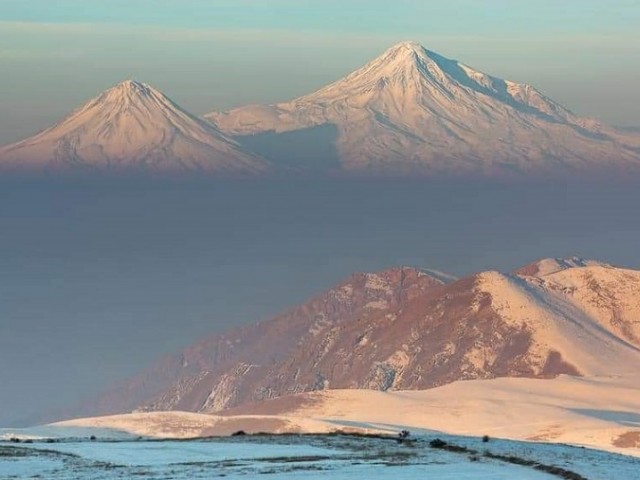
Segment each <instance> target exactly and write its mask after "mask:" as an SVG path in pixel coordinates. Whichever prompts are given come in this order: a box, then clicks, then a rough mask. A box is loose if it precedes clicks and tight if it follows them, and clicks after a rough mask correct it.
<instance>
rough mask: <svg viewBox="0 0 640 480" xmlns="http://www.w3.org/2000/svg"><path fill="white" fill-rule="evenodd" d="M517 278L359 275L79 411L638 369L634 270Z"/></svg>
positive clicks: (639, 283)
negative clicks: (450, 280)
mask: <svg viewBox="0 0 640 480" xmlns="http://www.w3.org/2000/svg"><path fill="white" fill-rule="evenodd" d="M534 266H537V268H534ZM548 267H549V268H548ZM550 267H553V268H550ZM517 272H520V273H499V272H495V271H488V272H482V273H478V274H475V275H472V276H469V277H466V278H462V279H460V280H456V281H452V282H450V283H443V282H442V281H440V280H438V279H436V278H434V277H432V276H430V275H428V274H427V273H424V272H422V271H420V270H416V269H414V268H409V267H403V268H396V269H390V270H385V271H383V272H379V273H368V274H356V275H353V276H352V277H351V278H349V279H348V280H346V281H345V282H343V283H341V284H340V285H338V286H336V287H335V288H333V289H331V290H329V291H327V292H325V293H323V294H321V295H319V296H317V297H315V298H313V299H311V300H310V301H308V302H306V303H304V304H303V305H301V306H299V307H295V308H293V309H291V310H289V311H287V312H285V313H284V314H282V315H280V316H278V317H276V318H274V319H271V320H269V321H265V322H261V323H258V324H255V325H251V326H246V327H242V328H236V329H233V330H231V331H229V332H228V333H225V334H221V335H214V336H212V337H210V338H208V339H205V340H203V341H202V342H200V343H197V344H195V345H194V346H192V347H190V348H187V349H186V350H184V351H183V352H182V353H180V354H179V355H175V356H169V357H166V358H165V359H163V360H162V361H160V362H159V363H157V364H156V365H155V366H153V367H152V368H150V369H149V370H147V371H145V372H143V373H141V374H140V375H139V376H137V377H135V378H133V379H131V380H130V381H128V382H126V383H124V384H122V385H120V386H118V387H116V388H114V389H113V390H111V391H110V392H108V393H107V394H105V395H103V396H101V397H100V398H98V399H95V400H93V401H91V402H89V403H88V404H87V405H86V408H85V409H79V410H74V415H76V416H81V415H95V414H104V413H120V412H126V411H131V410H134V409H138V410H153V411H156V410H157V411H165V410H185V411H195V412H213V411H221V410H224V409H228V408H230V407H235V406H241V405H246V404H250V403H255V402H262V401H264V400H268V399H272V398H278V397H282V396H285V395H290V394H296V393H302V392H310V391H319V390H326V389H332V390H333V389H373V390H382V391H387V390H420V389H427V388H432V387H437V386H441V385H446V384H449V383H452V382H455V381H458V380H472V379H490V378H495V377H530V378H554V377H556V376H558V375H560V374H569V375H574V376H587V377H593V376H602V375H605V376H607V375H626V374H628V373H633V372H637V371H638V368H640V271H635V270H627V269H621V268H615V267H612V266H610V265H607V264H603V263H599V262H591V261H584V260H581V259H575V258H574V259H546V260H542V261H540V262H537V263H536V264H532V265H530V266H528V267H527V268H525V269H520V270H518V271H517Z"/></svg>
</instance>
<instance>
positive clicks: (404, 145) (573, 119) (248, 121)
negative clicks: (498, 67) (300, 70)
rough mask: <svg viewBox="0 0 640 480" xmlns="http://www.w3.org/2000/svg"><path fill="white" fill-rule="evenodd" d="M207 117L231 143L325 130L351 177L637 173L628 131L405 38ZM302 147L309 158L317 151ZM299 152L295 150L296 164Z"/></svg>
mask: <svg viewBox="0 0 640 480" xmlns="http://www.w3.org/2000/svg"><path fill="white" fill-rule="evenodd" d="M207 118H208V119H209V120H211V121H212V122H213V123H215V124H216V125H217V126H218V127H219V128H220V129H221V130H222V131H224V132H225V133H227V134H229V135H234V136H237V137H238V138H239V140H240V141H242V139H241V138H240V137H241V136H248V135H252V136H253V135H255V134H261V133H265V132H272V133H275V134H282V133H283V132H291V131H303V130H304V131H308V130H309V129H313V128H319V127H320V126H323V125H335V126H336V127H337V138H336V139H335V142H336V148H337V153H338V156H339V158H340V162H341V168H342V169H343V170H346V171H349V172H354V173H374V174H390V175H404V174H409V173H411V174H417V173H419V174H424V175H438V174H444V175H469V174H470V175H477V174H480V175H489V176H490V175H507V176H511V175H514V174H515V175H519V174H540V175H548V174H553V175H555V174H571V175H574V174H587V173H589V172H591V173H593V172H608V173H612V172H614V171H617V172H629V171H633V172H640V135H638V134H637V133H633V132H629V131H623V130H617V129H614V128H609V127H607V126H604V125H602V124H600V123H599V122H597V121H595V120H592V119H587V118H580V117H578V116H576V115H574V114H573V113H571V112H570V111H569V110H567V109H566V108H564V107H562V106H561V105H560V104H558V103H556V102H554V101H553V100H551V99H550V98H548V97H546V96H545V95H544V94H542V93H541V92H540V91H538V90H536V89H535V88H533V87H532V86H530V85H527V84H521V83H516V82H512V81H508V80H502V79H499V78H496V77H493V76H491V75H487V74H485V73H482V72H480V71H478V70H475V69H473V68H471V67H469V66H467V65H465V64H463V63H460V62H458V61H456V60H451V59H448V58H445V57H443V56H441V55H439V54H437V53H435V52H432V51H429V50H427V49H425V48H424V47H422V46H421V45H419V44H417V43H414V42H403V43H400V44H398V45H395V46H393V47H392V48H390V49H389V50H387V51H386V52H384V53H383V54H382V55H381V56H380V57H378V58H376V59H374V60H373V61H371V62H370V63H368V64H367V65H365V66H364V67H362V68H360V69H359V70H356V71H355V72H353V73H351V74H349V75H347V76H346V77H344V78H343V79H341V80H338V81H336V82H334V83H332V84H330V85H328V86H326V87H324V88H321V89H320V90H318V91H316V92H314V93H311V94H309V95H305V96H303V97H300V98H297V99H295V100H292V101H289V102H286V103H280V104H276V105H250V106H245V107H241V108H237V109H234V110H231V111H228V112H224V113H218V112H214V113H211V114H209V115H208V116H207ZM289 141H290V137H287V136H286V135H282V142H289ZM274 144H277V139H276V140H273V139H272V140H271V147H273V145H274ZM306 145H307V147H306V148H307V149H309V152H310V151H311V150H313V149H315V148H317V145H314V144H313V143H312V142H307V144H306ZM309 152H307V154H305V148H304V147H303V148H301V149H300V150H299V151H298V152H296V153H297V155H298V157H299V158H300V165H302V162H303V158H304V157H306V156H308V154H309Z"/></svg>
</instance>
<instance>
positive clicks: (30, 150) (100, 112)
mask: <svg viewBox="0 0 640 480" xmlns="http://www.w3.org/2000/svg"><path fill="white" fill-rule="evenodd" d="M73 166H75V167H78V166H84V167H111V168H116V169H117V168H131V167H136V168H143V169H152V170H170V171H174V170H207V171H215V172H224V173H232V174H234V173H243V174H244V173H259V172H263V171H265V170H266V169H267V164H266V162H264V161H263V160H261V159H259V158H258V157H256V156H254V155H253V154H250V153H247V152H246V151H244V150H243V149H242V148H241V147H240V146H239V145H238V144H237V143H236V142H235V141H233V140H231V139H230V138H228V137H227V136H225V135H224V134H223V133H221V132H220V131H219V130H218V129H217V128H215V127H214V126H213V125H211V124H210V123H208V122H206V121H204V120H202V119H199V118H197V117H195V116H193V115H191V114H190V113H188V112H186V111H185V110H183V109H182V108H181V107H179V106H178V105H176V104H175V103H174V102H173V101H171V100H170V99H169V98H167V97H166V96H165V95H164V94H162V93H161V92H159V91H158V90H156V89H154V88H153V87H151V86H149V85H147V84H144V83H139V82H136V81H132V80H127V81H125V82H122V83H120V84H118V85H116V86H115V87H113V88H110V89H109V90H107V91H105V92H103V93H102V94H100V95H99V96H97V97H95V98H94V99H92V100H90V101H89V102H88V103H86V104H85V105H84V106H83V107H81V108H80V109H78V110H76V111H75V112H73V113H72V114H71V115H70V116H69V117H67V118H66V119H64V120H63V121H61V122H60V123H58V124H57V125H55V126H53V127H52V128H49V129H47V130H45V131H43V132H41V133H39V134H37V135H36V136H34V137H31V138H28V139H26V140H23V141H21V142H18V143H15V144H13V145H9V146H7V147H4V148H2V149H0V167H5V168H7V167H8V168H15V169H27V170H28V169H30V168H36V169H37V168H42V167H47V168H54V169H64V168H68V167H73Z"/></svg>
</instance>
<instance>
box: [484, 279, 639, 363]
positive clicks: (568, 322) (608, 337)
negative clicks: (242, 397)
mask: <svg viewBox="0 0 640 480" xmlns="http://www.w3.org/2000/svg"><path fill="white" fill-rule="evenodd" d="M571 271H573V269H569V270H565V272H571ZM635 273H636V274H637V275H638V277H639V278H640V272H635ZM572 276H573V275H572ZM622 285H623V284H619V285H617V286H616V287H615V288H616V289H617V288H621V289H625V287H623V286H622ZM584 287H585V288H584V289H582V290H581V291H580V294H579V295H583V296H585V297H587V298H592V297H593V296H594V295H597V291H596V292H594V291H593V289H592V288H591V286H590V285H584ZM477 288H478V290H479V291H480V292H483V293H484V294H486V295H488V296H489V297H490V299H491V300H490V301H491V308H492V309H493V310H494V311H495V312H496V313H497V314H498V315H499V316H500V318H501V319H502V320H503V321H505V322H506V323H507V324H509V325H511V326H512V327H515V328H520V329H522V330H523V331H527V332H530V345H529V348H528V355H529V356H530V359H529V362H531V363H533V364H534V365H535V364H537V365H538V367H539V366H540V365H545V367H546V368H548V369H550V370H551V371H553V370H554V368H556V366H557V367H561V365H570V366H571V367H572V368H574V369H575V373H578V374H580V375H612V374H626V373H632V372H634V371H636V369H637V368H638V367H639V366H640V363H638V362H639V360H640V348H638V347H637V346H635V345H633V344H631V343H629V342H628V341H627V340H626V338H625V337H624V336H622V337H621V336H618V333H619V332H618V331H611V330H610V329H609V328H607V327H609V325H603V324H602V323H601V320H600V318H598V317H595V318H594V317H593V316H591V315H589V313H590V312H588V311H586V310H585V309H584V308H581V307H583V305H581V304H578V303H576V302H574V301H573V298H572V296H570V295H571V292H572V290H571V289H570V287H568V286H567V284H566V283H560V282H553V283H552V282H541V281H539V280H538V279H537V278H526V277H517V276H511V275H504V274H500V273H498V272H485V273H482V274H480V276H479V282H478V284H477ZM634 296H635V301H636V302H638V301H640V290H636V291H635V295H634ZM605 311H606V312H607V313H608V314H614V312H615V311H616V310H615V306H614V305H607V308H606V309H605V308H603V312H602V314H604V312H605ZM625 320H627V319H624V320H622V322H624V321H625ZM634 320H635V319H634ZM629 321H632V320H631V319H629ZM623 325H625V326H626V325H627V323H623ZM621 328H622V327H621ZM544 362H546V363H544ZM555 363H557V365H556V366H554V365H553V364H555ZM561 368H562V367H561ZM565 368H566V367H565ZM567 373H569V372H567Z"/></svg>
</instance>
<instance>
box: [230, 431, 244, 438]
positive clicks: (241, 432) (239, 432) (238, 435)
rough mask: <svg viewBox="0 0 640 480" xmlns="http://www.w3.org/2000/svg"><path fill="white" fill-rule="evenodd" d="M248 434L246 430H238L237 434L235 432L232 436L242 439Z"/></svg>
mask: <svg viewBox="0 0 640 480" xmlns="http://www.w3.org/2000/svg"><path fill="white" fill-rule="evenodd" d="M246 434H247V432H245V431H244V430H238V431H237V432H233V433H232V434H231V436H232V437H241V436H243V435H246Z"/></svg>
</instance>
